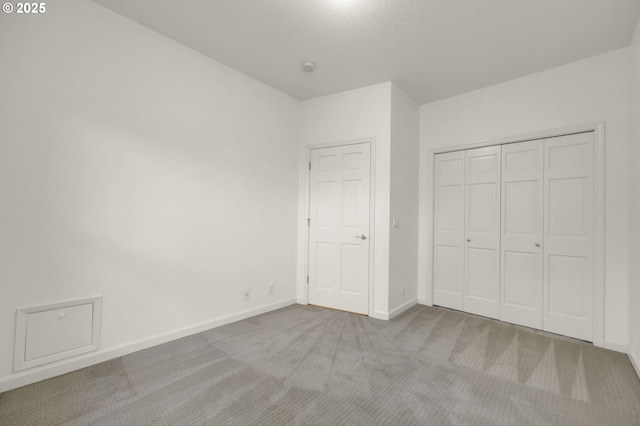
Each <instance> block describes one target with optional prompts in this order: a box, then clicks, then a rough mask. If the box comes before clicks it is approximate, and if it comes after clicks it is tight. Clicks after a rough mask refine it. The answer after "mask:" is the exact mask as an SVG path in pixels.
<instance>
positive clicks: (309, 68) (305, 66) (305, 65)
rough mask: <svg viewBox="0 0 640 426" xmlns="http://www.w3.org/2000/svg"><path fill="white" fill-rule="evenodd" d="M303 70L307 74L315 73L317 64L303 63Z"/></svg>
mask: <svg viewBox="0 0 640 426" xmlns="http://www.w3.org/2000/svg"><path fill="white" fill-rule="evenodd" d="M302 69H303V70H304V71H306V72H313V70H315V69H316V64H314V63H313V62H311V61H306V62H303V63H302Z"/></svg>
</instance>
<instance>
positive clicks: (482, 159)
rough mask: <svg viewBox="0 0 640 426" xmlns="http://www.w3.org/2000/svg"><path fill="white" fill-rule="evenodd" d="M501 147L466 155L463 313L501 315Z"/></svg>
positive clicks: (493, 316)
mask: <svg viewBox="0 0 640 426" xmlns="http://www.w3.org/2000/svg"><path fill="white" fill-rule="evenodd" d="M500 160H501V156H500V146H490V147H487V148H477V149H470V150H468V151H466V168H465V169H466V177H465V198H466V203H465V213H466V214H465V229H466V244H465V274H464V310H465V311H467V312H471V313H473V314H478V315H484V316H486V317H491V318H498V317H499V314H500V303H499V299H500Z"/></svg>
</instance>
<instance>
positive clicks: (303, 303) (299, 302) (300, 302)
mask: <svg viewBox="0 0 640 426" xmlns="http://www.w3.org/2000/svg"><path fill="white" fill-rule="evenodd" d="M296 303H297V304H298V305H308V303H307V301H306V300H305V299H296Z"/></svg>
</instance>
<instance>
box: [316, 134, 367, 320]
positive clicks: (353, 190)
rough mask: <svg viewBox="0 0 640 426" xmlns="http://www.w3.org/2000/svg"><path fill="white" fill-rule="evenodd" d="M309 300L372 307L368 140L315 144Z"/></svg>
mask: <svg viewBox="0 0 640 426" xmlns="http://www.w3.org/2000/svg"><path fill="white" fill-rule="evenodd" d="M310 166H311V170H310V191H309V303H310V304H313V305H320V306H326V307H330V308H334V309H341V310H345V311H351V312H357V313H361V314H368V313H369V238H370V235H369V232H370V230H369V208H370V206H369V200H370V186H371V183H370V179H371V154H370V146H369V144H368V143H362V144H355V145H345V146H339V147H330V148H319V149H312V150H311V165H310Z"/></svg>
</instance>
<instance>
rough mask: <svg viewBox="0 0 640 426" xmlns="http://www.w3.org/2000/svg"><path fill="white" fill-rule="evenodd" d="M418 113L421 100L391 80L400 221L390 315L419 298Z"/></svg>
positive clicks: (393, 250)
mask: <svg viewBox="0 0 640 426" xmlns="http://www.w3.org/2000/svg"><path fill="white" fill-rule="evenodd" d="M419 114H420V109H419V106H418V104H417V103H415V101H414V100H413V99H411V98H410V97H409V96H407V95H406V93H404V92H403V91H402V90H401V89H400V88H399V87H398V86H396V85H395V84H392V85H391V194H390V196H391V220H392V222H391V223H393V217H397V218H398V219H399V220H400V222H399V226H398V227H397V228H393V227H392V228H391V230H390V238H389V256H390V257H389V314H390V316H393V315H396V314H398V313H400V312H402V310H404V309H406V308H409V307H411V306H412V305H414V304H415V303H416V302H417V294H418V235H419V230H418V182H419V181H418V173H419V171H418V159H419V153H420V116H419ZM402 286H404V287H405V289H404V295H403V294H402V291H401V290H402Z"/></svg>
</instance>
